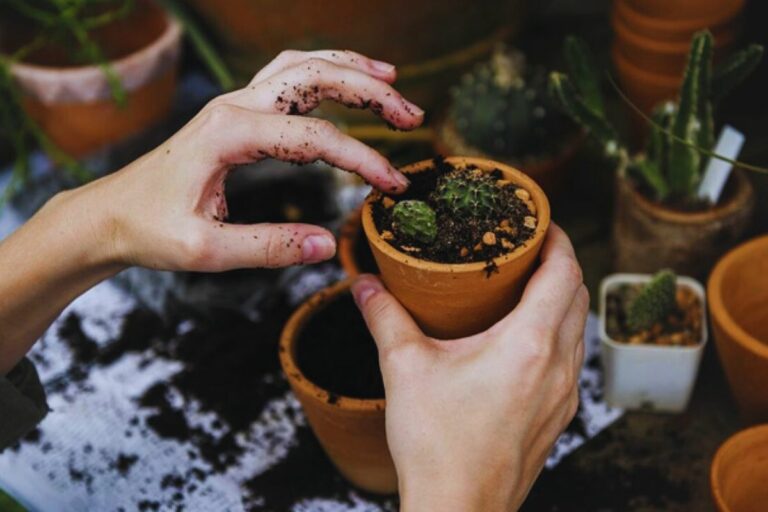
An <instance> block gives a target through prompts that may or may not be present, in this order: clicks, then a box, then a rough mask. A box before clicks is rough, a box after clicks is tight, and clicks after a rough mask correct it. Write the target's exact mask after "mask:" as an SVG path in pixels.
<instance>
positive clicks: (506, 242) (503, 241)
mask: <svg viewBox="0 0 768 512" xmlns="http://www.w3.org/2000/svg"><path fill="white" fill-rule="evenodd" d="M501 246H502V247H503V248H505V249H506V250H508V251H511V250H512V249H514V248H515V244H513V243H512V242H510V241H509V240H507V239H506V238H502V239H501Z"/></svg>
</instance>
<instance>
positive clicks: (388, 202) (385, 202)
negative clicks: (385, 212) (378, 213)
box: [381, 196, 395, 208]
mask: <svg viewBox="0 0 768 512" xmlns="http://www.w3.org/2000/svg"><path fill="white" fill-rule="evenodd" d="M381 204H382V206H384V208H392V207H393V206H394V205H395V200H394V199H392V198H391V197H387V196H384V197H382V198H381Z"/></svg>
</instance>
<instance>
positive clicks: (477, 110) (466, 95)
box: [449, 48, 567, 157]
mask: <svg viewBox="0 0 768 512" xmlns="http://www.w3.org/2000/svg"><path fill="white" fill-rule="evenodd" d="M451 99H452V102H451V106H450V108H449V116H450V119H451V121H452V122H453V124H454V126H455V128H456V131H457V132H458V133H459V134H460V135H461V137H462V138H463V139H464V140H465V141H466V142H468V143H469V144H471V145H472V146H474V147H476V148H478V149H480V150H482V151H485V152H488V153H491V154H493V155H500V156H507V157H509V156H519V155H522V154H541V153H546V151H547V148H548V147H550V146H552V142H553V137H554V136H556V135H557V134H558V133H559V132H560V131H563V130H564V127H563V123H562V121H563V120H564V119H563V118H562V116H561V114H560V113H559V111H558V110H557V109H556V108H553V106H552V105H551V101H550V98H549V97H548V95H547V94H546V75H545V74H544V73H543V72H537V71H536V70H534V71H530V70H528V69H527V66H526V63H525V57H524V55H523V54H522V53H520V52H519V51H510V50H505V49H504V48H499V49H497V50H496V51H495V52H494V54H493V56H492V58H491V59H490V60H489V61H487V62H483V63H480V64H478V65H477V66H476V67H475V68H474V69H473V70H472V71H471V72H469V73H467V74H465V75H464V76H463V77H462V79H461V81H460V83H459V84H458V85H457V86H456V87H454V88H453V89H452V90H451ZM565 127H566V128H567V125H566V126H565Z"/></svg>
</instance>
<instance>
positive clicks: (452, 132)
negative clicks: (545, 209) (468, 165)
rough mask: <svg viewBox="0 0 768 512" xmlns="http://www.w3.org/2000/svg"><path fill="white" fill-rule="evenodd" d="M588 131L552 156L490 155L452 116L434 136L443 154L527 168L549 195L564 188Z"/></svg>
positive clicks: (439, 151) (438, 149)
mask: <svg viewBox="0 0 768 512" xmlns="http://www.w3.org/2000/svg"><path fill="white" fill-rule="evenodd" d="M584 139H585V134H584V133H583V132H575V133H574V134H573V135H572V136H571V138H570V140H568V141H566V142H565V144H564V145H563V146H562V147H561V149H560V152H559V153H557V154H554V155H551V156H547V157H543V158H540V159H537V158H528V159H527V160H522V161H520V160H513V159H510V158H503V157H500V156H498V155H489V154H488V153H486V152H485V151H483V150H481V149H479V148H477V147H475V146H473V145H471V144H470V143H469V142H467V141H466V139H464V137H462V136H461V134H460V133H459V132H458V131H457V130H456V125H455V124H454V123H453V122H452V121H451V120H450V119H444V120H443V121H442V122H441V123H440V124H439V126H438V128H437V133H436V136H435V140H434V147H435V151H436V152H437V153H438V154H441V155H466V156H472V157H480V158H488V159H490V158H492V159H495V160H498V161H500V162H504V163H505V164H508V165H511V166H513V167H515V168H518V169H520V170H522V171H523V172H525V174H527V175H528V176H530V177H531V178H533V180H534V181H535V182H536V183H538V184H539V186H540V187H541V188H542V189H543V190H544V192H545V193H546V194H547V196H549V197H555V196H556V195H558V194H559V193H560V192H562V190H563V189H564V187H565V185H566V183H567V180H568V169H569V168H570V164H571V162H572V161H573V158H574V156H576V153H577V152H578V150H579V148H580V147H581V145H582V144H583V143H584Z"/></svg>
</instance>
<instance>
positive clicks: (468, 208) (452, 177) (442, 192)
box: [433, 169, 501, 218]
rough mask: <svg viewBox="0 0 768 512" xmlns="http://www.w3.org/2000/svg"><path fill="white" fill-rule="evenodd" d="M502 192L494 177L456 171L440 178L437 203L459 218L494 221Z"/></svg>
mask: <svg viewBox="0 0 768 512" xmlns="http://www.w3.org/2000/svg"><path fill="white" fill-rule="evenodd" d="M499 191H500V189H499V187H498V185H497V184H496V180H495V179H494V178H493V177H492V176H491V175H490V174H488V173H485V172H482V171H466V170H462V169H456V170H453V171H451V172H448V173H446V174H443V175H442V176H440V178H439V179H438V181H437V186H436V187H435V191H434V192H433V199H434V201H435V202H436V203H437V204H439V205H440V207H441V208H444V209H445V210H447V211H448V212H450V214H451V215H453V216H455V217H459V218H460V217H468V218H490V217H492V216H494V215H496V214H498V212H499V208H500V206H501V199H500V197H499V195H500V192H499Z"/></svg>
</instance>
